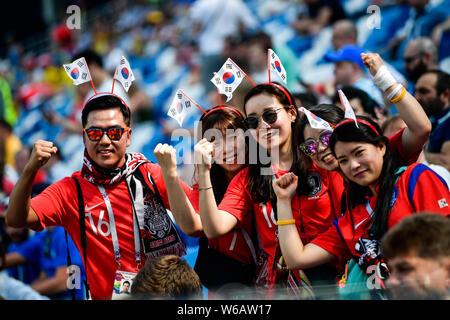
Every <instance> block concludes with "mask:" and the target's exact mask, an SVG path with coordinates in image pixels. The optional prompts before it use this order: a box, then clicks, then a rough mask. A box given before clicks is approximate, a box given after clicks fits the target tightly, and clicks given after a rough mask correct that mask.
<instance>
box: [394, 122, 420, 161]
mask: <svg viewBox="0 0 450 320" xmlns="http://www.w3.org/2000/svg"><path fill="white" fill-rule="evenodd" d="M405 129H406V127H404V128H403V129H401V130H399V131H398V132H397V133H394V134H393V135H392V136H390V137H389V138H388V139H389V147H390V148H391V149H392V150H394V151H396V152H397V154H398V155H399V156H400V159H399V160H400V161H401V163H402V164H404V165H409V164H411V163H414V162H416V161H417V159H418V158H419V155H420V153H421V152H422V150H420V151H419V152H418V153H417V154H414V155H412V156H410V157H409V158H407V157H406V156H405V153H404V151H403V145H402V136H403V132H404V131H405Z"/></svg>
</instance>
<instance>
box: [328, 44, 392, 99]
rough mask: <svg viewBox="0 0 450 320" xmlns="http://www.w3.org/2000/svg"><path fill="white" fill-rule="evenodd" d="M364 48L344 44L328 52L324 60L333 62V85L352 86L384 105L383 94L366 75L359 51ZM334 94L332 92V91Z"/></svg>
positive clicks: (339, 86) (338, 86) (337, 86)
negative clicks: (336, 49)
mask: <svg viewBox="0 0 450 320" xmlns="http://www.w3.org/2000/svg"><path fill="white" fill-rule="evenodd" d="M363 52H364V50H363V49H362V48H361V47H358V46H355V45H345V46H343V47H342V48H340V49H339V50H338V51H335V52H329V53H327V54H326V55H325V60H327V61H330V62H334V75H335V86H336V88H337V89H339V88H341V87H343V86H353V87H356V88H358V89H361V90H363V91H365V92H366V93H367V94H368V95H369V96H370V97H371V98H372V99H374V100H375V101H376V102H377V103H378V105H380V106H384V100H383V95H382V94H381V91H380V89H378V87H377V86H376V85H375V83H374V82H373V81H372V79H370V78H369V77H367V75H366V72H365V67H364V63H363V61H362V59H361V53H363ZM333 95H334V92H333Z"/></svg>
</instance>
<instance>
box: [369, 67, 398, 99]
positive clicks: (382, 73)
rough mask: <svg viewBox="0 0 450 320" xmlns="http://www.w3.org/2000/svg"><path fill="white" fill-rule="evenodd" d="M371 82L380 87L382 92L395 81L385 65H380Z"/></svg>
mask: <svg viewBox="0 0 450 320" xmlns="http://www.w3.org/2000/svg"><path fill="white" fill-rule="evenodd" d="M373 82H375V84H376V85H377V87H378V88H380V89H381V90H382V91H383V92H385V91H386V90H387V89H388V88H389V87H390V86H392V85H394V84H395V83H396V82H397V81H395V79H394V77H393V76H392V75H391V73H390V72H389V70H388V69H387V67H386V66H385V65H383V66H381V67H380V69H378V71H377V74H376V75H375V77H373Z"/></svg>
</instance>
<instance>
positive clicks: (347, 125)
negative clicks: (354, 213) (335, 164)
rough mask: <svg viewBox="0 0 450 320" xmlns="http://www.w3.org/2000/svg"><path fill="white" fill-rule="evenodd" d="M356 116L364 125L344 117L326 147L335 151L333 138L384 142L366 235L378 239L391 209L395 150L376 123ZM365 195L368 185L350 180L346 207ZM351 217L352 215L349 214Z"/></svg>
mask: <svg viewBox="0 0 450 320" xmlns="http://www.w3.org/2000/svg"><path fill="white" fill-rule="evenodd" d="M357 119H360V120H363V121H365V122H366V123H368V124H370V125H367V124H366V123H363V122H361V121H358V126H359V128H357V127H356V125H355V122H354V121H352V120H350V121H349V120H344V121H342V122H341V124H339V125H338V126H336V128H335V129H334V131H333V134H332V135H331V138H330V149H331V151H332V152H333V154H334V155H335V156H336V154H335V146H336V142H338V141H341V142H364V143H370V144H373V145H375V146H378V145H379V144H380V143H384V144H385V145H386V152H385V154H384V156H383V166H382V170H381V174H380V176H379V179H378V185H379V189H378V198H377V202H376V205H375V209H374V216H373V217H372V219H371V221H369V223H371V226H370V229H369V235H370V236H371V237H373V238H375V239H381V237H382V236H383V235H384V234H385V233H386V231H387V229H388V217H389V213H390V211H391V200H392V193H393V191H394V187H395V182H396V181H395V180H396V179H395V176H396V171H397V169H398V167H399V162H398V160H397V159H398V158H397V156H396V154H395V152H394V151H393V150H392V149H391V148H390V147H389V144H388V138H387V137H385V136H383V134H382V131H381V129H380V127H379V126H378V124H376V123H375V122H374V121H372V120H371V119H370V118H367V117H362V116H358V117H357ZM368 195H369V188H368V187H363V186H360V185H358V184H357V183H354V182H352V181H350V183H349V185H348V189H347V197H348V198H347V199H348V201H347V209H348V210H350V212H351V209H353V208H354V207H356V206H358V205H361V204H363V203H364V202H365V201H366V196H368ZM352 220H353V217H352Z"/></svg>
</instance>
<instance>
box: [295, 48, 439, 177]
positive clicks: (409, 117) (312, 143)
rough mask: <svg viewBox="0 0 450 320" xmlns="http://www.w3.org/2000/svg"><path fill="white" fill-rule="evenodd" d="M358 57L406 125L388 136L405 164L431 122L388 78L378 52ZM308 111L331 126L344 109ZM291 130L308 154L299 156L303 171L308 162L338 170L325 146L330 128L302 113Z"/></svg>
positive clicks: (328, 107)
mask: <svg viewBox="0 0 450 320" xmlns="http://www.w3.org/2000/svg"><path fill="white" fill-rule="evenodd" d="M362 60H363V62H364V64H365V65H366V67H367V68H368V69H369V70H370V73H371V74H372V75H373V76H374V77H375V78H374V79H377V80H378V79H381V80H380V81H378V82H377V81H375V82H376V83H377V84H378V85H379V86H380V87H381V88H384V89H385V93H386V96H387V97H390V100H391V101H394V102H395V106H396V107H397V110H398V112H399V114H400V116H401V118H402V119H403V121H405V123H406V125H407V127H406V128H405V129H403V130H401V131H399V132H397V133H396V134H394V135H393V136H391V137H390V138H389V145H390V146H391V147H392V148H393V149H395V150H396V151H397V154H398V156H399V157H400V158H401V159H403V160H404V161H405V163H412V162H415V161H416V160H417V158H418V156H419V155H420V153H421V151H422V147H423V146H424V144H425V142H426V141H427V139H428V137H429V135H430V132H431V123H430V121H429V119H428V117H427V115H426V114H425V112H424V111H423V108H422V107H421V106H420V104H419V102H417V100H416V99H415V98H414V97H413V96H412V95H411V94H409V93H408V92H406V90H405V89H404V88H403V87H402V86H401V85H400V84H398V83H396V82H395V80H392V79H393V78H392V79H391V78H390V74H388V73H386V72H388V71H386V70H387V69H386V67H385V66H384V65H383V61H382V59H381V58H380V56H379V55H378V54H373V53H370V54H362ZM379 71H380V72H379ZM380 74H381V76H380ZM377 76H378V78H377ZM383 76H384V78H383ZM386 79H390V80H386ZM383 80H384V82H383ZM392 81H394V82H392ZM388 85H389V86H388ZM386 86H388V87H386ZM393 94H394V95H393ZM309 111H311V112H312V113H314V114H315V115H317V116H319V117H320V118H322V119H323V120H325V121H327V122H329V123H331V124H332V125H336V124H337V123H338V122H339V121H341V120H342V119H343V118H344V112H343V111H342V110H341V109H340V108H338V107H336V106H334V105H326V104H323V105H318V106H313V107H311V108H309ZM295 133H296V134H295V135H294V145H296V146H299V148H300V150H301V151H302V152H303V153H304V154H305V155H306V156H307V157H308V158H305V157H301V160H302V162H303V164H302V170H303V172H306V171H307V170H308V168H309V165H310V162H311V161H312V162H314V164H315V165H317V166H318V167H320V168H322V169H325V170H328V171H335V170H338V163H337V161H336V159H335V158H334V156H333V154H332V152H331V150H330V149H329V148H328V142H329V137H330V135H331V131H327V130H318V129H314V128H312V127H311V126H310V125H309V122H308V119H307V117H306V116H302V117H301V118H300V121H299V122H298V125H297V126H296V128H295ZM299 178H301V176H299Z"/></svg>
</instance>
